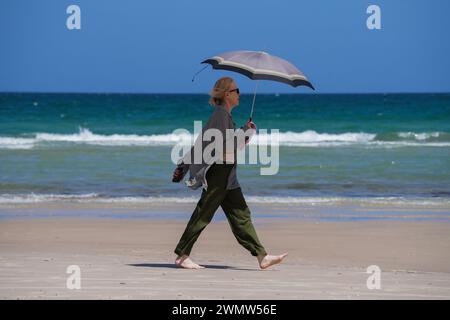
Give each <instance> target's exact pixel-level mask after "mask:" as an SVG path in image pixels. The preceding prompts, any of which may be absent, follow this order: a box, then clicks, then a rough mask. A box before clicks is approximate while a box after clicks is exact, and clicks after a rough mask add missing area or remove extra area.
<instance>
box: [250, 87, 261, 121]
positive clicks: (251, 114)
mask: <svg viewBox="0 0 450 320" xmlns="http://www.w3.org/2000/svg"><path fill="white" fill-rule="evenodd" d="M258 82H259V81H258V80H256V84H255V92H254V93H253V101H252V110H251V111H250V121H251V119H252V116H253V107H254V106H255V100H256V91H257V90H258Z"/></svg>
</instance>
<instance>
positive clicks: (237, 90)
mask: <svg viewBox="0 0 450 320" xmlns="http://www.w3.org/2000/svg"><path fill="white" fill-rule="evenodd" d="M233 91H236V93H237V94H240V92H239V88H236V89H233V90H230V91H228V92H233Z"/></svg>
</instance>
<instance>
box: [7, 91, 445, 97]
mask: <svg viewBox="0 0 450 320" xmlns="http://www.w3.org/2000/svg"><path fill="white" fill-rule="evenodd" d="M0 94H111V95H112V94H118V95H124V94H129V95H158V94H159V95H209V94H208V93H204V92H120V91H111V92H108V91H0ZM346 94H354V95H357V94H361V95H369V94H381V95H387V94H450V91H389V92H381V91H374V92H320V93H318V92H298V93H289V92H260V93H257V95H280V96H281V95H346ZM243 95H245V96H247V95H250V96H252V95H253V93H251V92H249V93H241V96H243Z"/></svg>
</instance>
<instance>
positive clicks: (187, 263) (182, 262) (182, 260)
mask: <svg viewBox="0 0 450 320" xmlns="http://www.w3.org/2000/svg"><path fill="white" fill-rule="evenodd" d="M175 264H176V265H177V266H178V267H180V268H185V269H204V268H205V267H202V266H200V265H198V264H196V263H195V262H194V261H192V260H191V258H189V256H187V255H183V256H178V257H177V259H176V260H175Z"/></svg>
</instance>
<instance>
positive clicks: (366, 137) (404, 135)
mask: <svg viewBox="0 0 450 320" xmlns="http://www.w3.org/2000/svg"><path fill="white" fill-rule="evenodd" d="M441 134H442V133H440V132H428V133H427V132H424V133H414V132H399V133H397V135H398V137H399V139H407V140H398V141H379V140H376V139H375V137H376V134H373V133H366V132H346V133H339V134H334V133H318V132H316V131H313V130H307V131H303V132H292V131H287V132H280V133H279V134H278V141H279V145H280V146H287V147H338V146H349V145H362V146H374V147H388V148H389V147H404V146H431V147H449V146H450V142H436V141H426V140H427V139H429V138H436V137H439V136H440V135H441ZM196 138H197V135H194V134H189V133H177V134H174V133H167V134H155V135H136V134H112V135H102V134H95V133H93V132H91V131H90V130H89V129H87V128H80V129H79V132H78V133H73V134H56V133H36V134H34V135H33V136H31V137H30V136H26V137H0V149H31V148H33V147H36V146H39V147H44V146H45V147H50V146H53V147H54V146H59V145H64V144H88V145H100V146H173V145H175V144H184V145H191V144H192V143H193V142H194V141H195V139H196ZM411 139H413V140H412V141H411ZM272 141H273V140H272V138H271V133H270V130H269V131H268V133H258V134H257V135H255V136H254V137H253V138H252V140H251V142H250V144H252V145H255V144H259V145H266V144H270V143H271V142H272Z"/></svg>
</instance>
